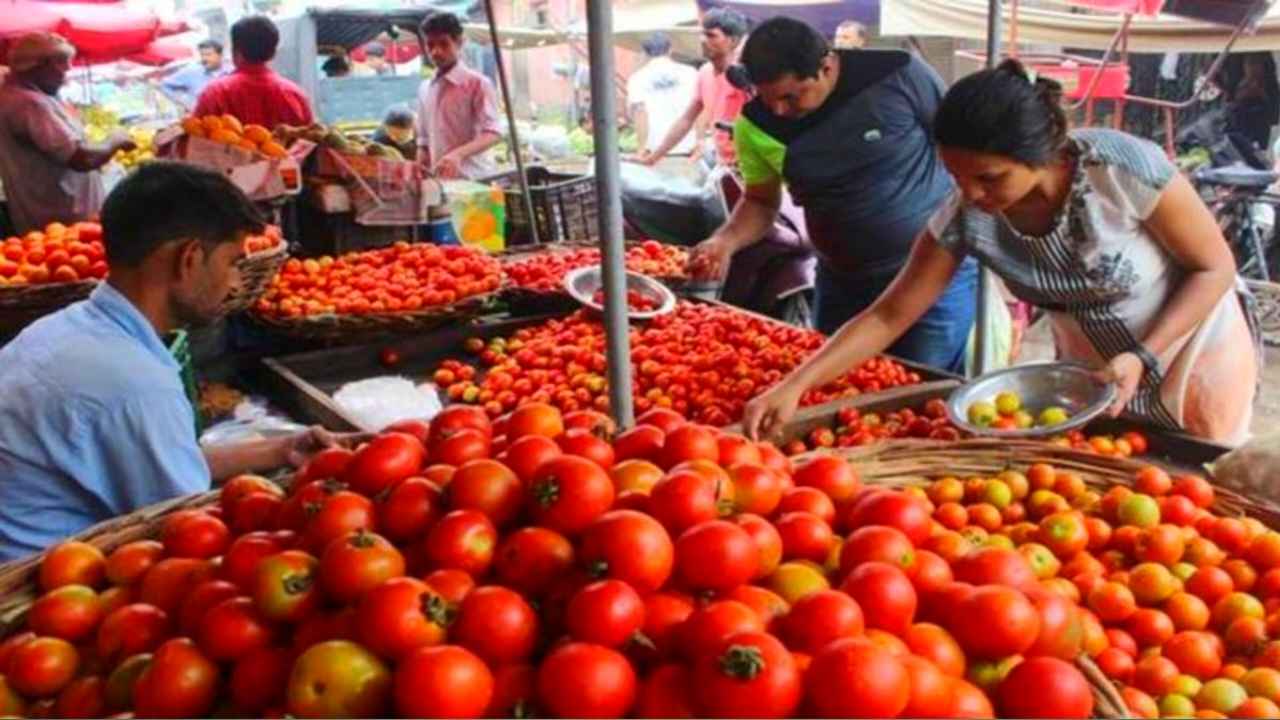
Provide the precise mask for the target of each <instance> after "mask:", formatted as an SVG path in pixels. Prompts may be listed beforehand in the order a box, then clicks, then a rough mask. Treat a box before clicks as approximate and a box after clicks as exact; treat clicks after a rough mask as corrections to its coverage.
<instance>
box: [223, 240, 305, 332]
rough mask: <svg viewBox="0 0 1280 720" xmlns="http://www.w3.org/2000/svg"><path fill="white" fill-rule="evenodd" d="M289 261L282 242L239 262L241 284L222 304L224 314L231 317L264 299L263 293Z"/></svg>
mask: <svg viewBox="0 0 1280 720" xmlns="http://www.w3.org/2000/svg"><path fill="white" fill-rule="evenodd" d="M288 259H289V252H288V248H287V247H286V244H285V243H284V241H281V242H279V243H277V244H276V246H275V247H270V248H267V249H266V250H263V251H261V252H256V253H253V254H252V255H245V256H244V257H242V258H240V259H239V260H237V261H236V268H237V269H239V271H240V282H239V283H237V284H236V286H235V287H234V288H232V290H231V294H230V295H228V296H227V299H226V301H225V302H223V303H222V310H223V312H224V313H225V314H228V315H230V314H231V313H238V312H241V311H243V310H247V309H249V308H250V307H252V306H253V304H254V303H255V302H257V301H258V298H260V297H262V293H264V292H266V291H267V286H268V285H270V284H271V280H272V279H273V278H275V276H276V273H278V272H280V268H282V267H284V263H285V261H286V260H288Z"/></svg>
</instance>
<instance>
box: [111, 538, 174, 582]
mask: <svg viewBox="0 0 1280 720" xmlns="http://www.w3.org/2000/svg"><path fill="white" fill-rule="evenodd" d="M162 557H164V545H161V544H160V543H159V542H157V541H155V540H134V541H133V542H129V543H125V544H124V545H121V546H120V547H118V548H116V549H115V550H113V551H112V552H111V554H110V555H108V556H107V564H106V571H105V572H106V577H107V581H108V582H110V583H111V584H112V585H133V584H134V583H136V582H138V581H139V580H141V579H142V576H143V575H146V574H147V571H148V570H150V569H151V566H152V565H155V564H156V563H157V562H159V561H160V558H162Z"/></svg>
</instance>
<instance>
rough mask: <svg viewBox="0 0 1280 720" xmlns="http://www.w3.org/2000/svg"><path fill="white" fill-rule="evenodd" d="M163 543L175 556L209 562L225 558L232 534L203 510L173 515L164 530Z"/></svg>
mask: <svg viewBox="0 0 1280 720" xmlns="http://www.w3.org/2000/svg"><path fill="white" fill-rule="evenodd" d="M160 541H161V542H163V543H164V549H165V552H166V553H167V554H168V555H170V556H171V557H179V558H197V559H207V558H211V557H216V556H218V555H221V554H222V553H223V552H224V551H226V549H227V546H228V545H230V544H231V532H230V531H229V530H228V529H227V526H226V525H225V524H223V522H222V521H221V520H219V519H218V518H216V517H214V516H212V515H210V514H208V513H205V512H200V511H182V512H177V513H174V514H173V515H170V516H169V518H168V519H167V520H166V521H165V523H164V525H163V526H162V527H161V529H160Z"/></svg>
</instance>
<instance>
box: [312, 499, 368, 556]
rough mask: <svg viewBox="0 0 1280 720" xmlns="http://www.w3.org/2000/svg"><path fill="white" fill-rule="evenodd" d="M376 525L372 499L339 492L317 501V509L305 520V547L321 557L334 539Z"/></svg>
mask: <svg viewBox="0 0 1280 720" xmlns="http://www.w3.org/2000/svg"><path fill="white" fill-rule="evenodd" d="M376 524H377V513H376V511H375V510H374V507H373V501H372V500H370V499H369V498H367V497H365V496H364V495H359V494H356V493H353V492H350V491H347V490H340V491H338V492H335V493H333V494H332V495H330V496H329V497H327V498H325V499H324V500H323V501H321V502H320V509H319V510H318V511H316V512H315V514H314V515H312V516H311V517H310V519H309V520H307V523H306V531H305V538H306V546H307V547H308V548H309V549H311V550H312V551H313V552H315V553H316V554H321V553H323V552H324V550H325V548H327V547H329V543H331V542H333V541H334V540H337V539H338V538H340V537H342V536H344V535H346V534H347V533H350V532H353V531H355V530H373V529H374V527H375V526H376Z"/></svg>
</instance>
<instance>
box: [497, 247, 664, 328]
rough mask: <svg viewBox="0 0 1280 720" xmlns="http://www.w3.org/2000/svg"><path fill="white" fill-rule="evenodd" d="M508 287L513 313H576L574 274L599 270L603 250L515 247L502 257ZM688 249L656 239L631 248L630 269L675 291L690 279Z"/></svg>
mask: <svg viewBox="0 0 1280 720" xmlns="http://www.w3.org/2000/svg"><path fill="white" fill-rule="evenodd" d="M498 258H499V260H500V261H501V262H502V269H503V272H504V273H505V274H506V276H507V279H508V285H507V287H506V289H504V290H503V297H504V299H505V300H506V301H507V303H508V304H509V305H511V306H512V308H513V309H515V310H517V311H521V312H526V313H538V312H556V311H560V310H565V309H570V308H573V307H574V305H575V303H573V302H572V301H571V300H570V298H569V296H568V293H566V292H565V289H564V278H565V275H567V274H568V273H569V272H571V271H573V270H577V269H579V268H583V267H590V266H592V265H599V264H600V262H601V259H602V254H601V250H600V246H599V245H596V244H590V243H548V244H546V245H536V246H532V247H529V246H525V247H516V248H513V249H510V250H507V251H505V252H503V253H500V254H499V255H498ZM688 262H689V253H688V251H687V250H685V249H684V248H681V247H676V246H674V245H666V244H663V243H660V242H658V241H656V240H644V241H641V242H629V243H627V250H626V267H627V270H629V271H630V272H634V273H639V274H641V275H647V276H648V277H651V278H654V279H655V280H659V281H661V282H663V283H664V284H666V285H667V286H669V287H671V288H672V289H673V290H674V289H677V288H678V287H680V286H681V285H682V284H683V283H684V282H685V281H686V280H687V279H688V273H687V271H686V266H687V265H688Z"/></svg>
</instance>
